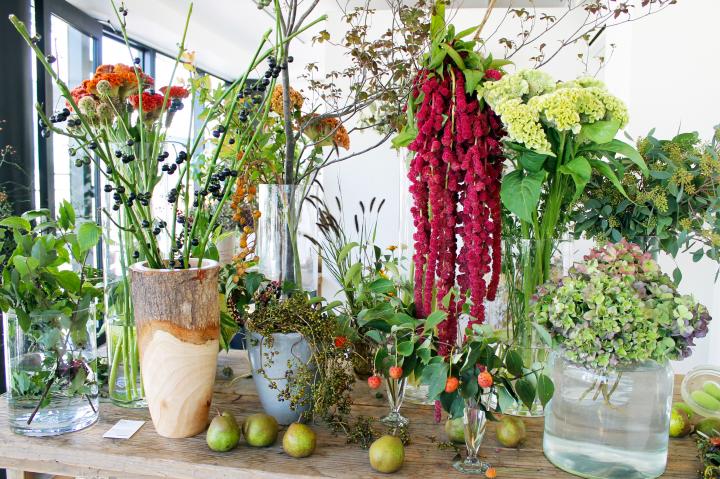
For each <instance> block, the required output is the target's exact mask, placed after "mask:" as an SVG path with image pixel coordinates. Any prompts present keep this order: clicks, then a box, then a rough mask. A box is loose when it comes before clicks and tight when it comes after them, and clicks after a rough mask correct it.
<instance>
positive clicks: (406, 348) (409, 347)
mask: <svg viewBox="0 0 720 479" xmlns="http://www.w3.org/2000/svg"><path fill="white" fill-rule="evenodd" d="M414 349H415V343H413V342H412V341H403V342H402V343H400V344H398V346H397V352H398V354H399V355H400V356H410V355H411V354H412V353H413V350H414Z"/></svg>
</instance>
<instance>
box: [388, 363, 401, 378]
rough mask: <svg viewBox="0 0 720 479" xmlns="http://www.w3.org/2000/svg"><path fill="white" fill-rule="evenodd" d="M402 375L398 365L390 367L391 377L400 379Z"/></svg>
mask: <svg viewBox="0 0 720 479" xmlns="http://www.w3.org/2000/svg"><path fill="white" fill-rule="evenodd" d="M402 375H403V370H402V368H401V367H400V366H393V367H391V368H390V377H391V378H393V379H400V378H401V377H402Z"/></svg>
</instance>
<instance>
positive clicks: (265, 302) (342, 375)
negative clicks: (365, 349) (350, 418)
mask: <svg viewBox="0 0 720 479" xmlns="http://www.w3.org/2000/svg"><path fill="white" fill-rule="evenodd" d="M255 287H256V288H257V291H256V292H255V293H254V295H253V303H254V310H253V311H252V312H250V313H249V314H247V316H246V321H245V329H246V342H247V348H248V356H249V358H250V365H251V368H252V374H253V381H254V382H255V387H256V389H257V391H258V395H259V397H260V403H261V404H262V406H263V409H264V410H265V412H267V413H268V414H270V415H272V416H274V417H275V419H277V421H278V422H279V423H280V424H284V425H287V424H290V423H293V422H297V421H307V420H309V419H312V418H317V419H323V418H326V417H328V416H329V415H330V414H334V413H338V414H348V413H349V411H350V396H349V395H350V391H351V388H352V384H353V382H354V381H355V379H354V376H353V375H352V373H350V372H349V368H348V364H349V358H350V351H349V344H348V343H347V339H346V338H344V337H340V336H338V333H337V329H338V328H337V323H336V320H335V317H334V315H333V314H332V311H331V305H324V304H323V302H322V299H321V298H311V297H310V296H309V295H308V294H307V293H306V292H304V291H302V290H293V291H289V290H287V289H286V290H285V291H284V292H283V291H282V290H281V286H280V284H279V283H278V282H275V281H271V282H267V281H266V282H264V283H263V284H262V285H256V286H255Z"/></svg>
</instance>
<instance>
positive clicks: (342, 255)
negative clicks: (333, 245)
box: [336, 241, 360, 264]
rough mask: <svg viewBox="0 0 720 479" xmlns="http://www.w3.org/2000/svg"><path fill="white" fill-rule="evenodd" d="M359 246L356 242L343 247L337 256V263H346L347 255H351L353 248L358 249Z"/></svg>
mask: <svg viewBox="0 0 720 479" xmlns="http://www.w3.org/2000/svg"><path fill="white" fill-rule="evenodd" d="M358 246H360V245H359V244H358V243H356V242H354V241H353V242H352V243H348V244H346V245H345V246H343V247H342V248H341V249H340V251H338V254H337V258H336V261H337V262H338V264H339V263H342V262H343V261H345V258H347V255H348V254H350V251H352V249H353V248H356V247H358Z"/></svg>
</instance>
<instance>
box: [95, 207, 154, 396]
mask: <svg viewBox="0 0 720 479" xmlns="http://www.w3.org/2000/svg"><path fill="white" fill-rule="evenodd" d="M127 226H128V225H127V222H126V221H125V217H124V215H123V214H122V213H121V212H118V213H117V214H116V216H115V217H114V218H112V219H110V218H107V217H106V218H105V219H104V222H103V229H104V242H103V260H104V267H103V279H104V283H105V325H106V326H105V331H106V337H107V353H108V365H109V368H110V373H109V376H108V395H109V396H110V399H111V401H112V402H113V403H114V404H116V405H118V406H122V407H129V408H142V407H146V406H147V403H146V402H145V392H144V390H143V384H142V377H141V373H140V356H139V352H138V347H137V329H136V327H135V317H134V314H133V304H132V297H131V293H130V270H129V265H130V264H132V263H133V262H134V261H135V259H134V258H133V256H134V254H135V250H136V248H135V239H134V237H133V235H132V234H131V233H129V232H128V231H126V230H125V228H126V227H127Z"/></svg>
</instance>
